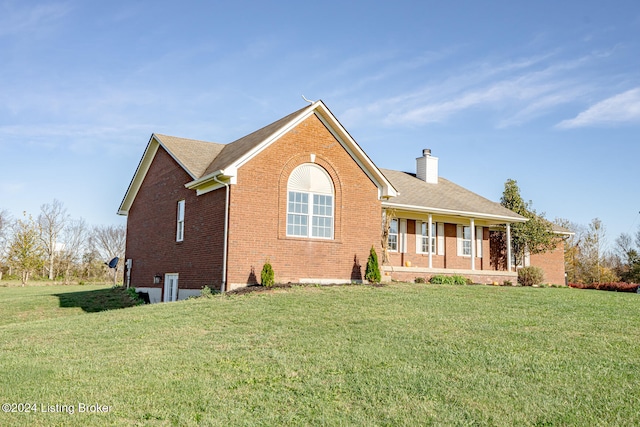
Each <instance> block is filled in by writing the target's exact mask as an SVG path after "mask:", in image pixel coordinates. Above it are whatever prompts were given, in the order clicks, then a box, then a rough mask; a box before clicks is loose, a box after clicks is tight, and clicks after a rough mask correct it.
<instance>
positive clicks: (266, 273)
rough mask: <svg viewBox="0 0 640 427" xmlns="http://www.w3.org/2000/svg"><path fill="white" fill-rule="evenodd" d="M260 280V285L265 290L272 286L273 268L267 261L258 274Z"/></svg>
mask: <svg viewBox="0 0 640 427" xmlns="http://www.w3.org/2000/svg"><path fill="white" fill-rule="evenodd" d="M260 280H261V282H260V283H262V286H265V287H267V288H270V287H271V286H273V285H274V273H273V267H271V263H270V262H269V260H267V262H265V263H264V265H263V266H262V272H261V273H260Z"/></svg>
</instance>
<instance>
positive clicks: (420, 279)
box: [414, 277, 426, 283]
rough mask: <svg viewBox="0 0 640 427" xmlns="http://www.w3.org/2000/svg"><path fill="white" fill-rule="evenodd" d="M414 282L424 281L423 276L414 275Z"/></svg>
mask: <svg viewBox="0 0 640 427" xmlns="http://www.w3.org/2000/svg"><path fill="white" fill-rule="evenodd" d="M414 282H415V283H425V282H426V280H424V277H416V278H415V280H414Z"/></svg>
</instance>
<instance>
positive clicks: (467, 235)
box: [462, 225, 471, 256]
mask: <svg viewBox="0 0 640 427" xmlns="http://www.w3.org/2000/svg"><path fill="white" fill-rule="evenodd" d="M462 255H463V256H471V227H467V226H466V225H465V226H464V227H462Z"/></svg>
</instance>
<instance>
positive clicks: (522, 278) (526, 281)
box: [518, 266, 544, 286]
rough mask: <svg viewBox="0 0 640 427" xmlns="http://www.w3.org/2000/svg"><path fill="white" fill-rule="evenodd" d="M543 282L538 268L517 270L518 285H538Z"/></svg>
mask: <svg viewBox="0 0 640 427" xmlns="http://www.w3.org/2000/svg"><path fill="white" fill-rule="evenodd" d="M543 280H544V272H543V271H542V269H541V268H540V267H534V266H529V267H522V268H521V269H519V270H518V283H520V284H521V285H522V286H533V285H539V284H540V283H542V281H543Z"/></svg>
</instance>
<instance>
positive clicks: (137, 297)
mask: <svg viewBox="0 0 640 427" xmlns="http://www.w3.org/2000/svg"><path fill="white" fill-rule="evenodd" d="M111 289H115V287H114V288H111ZM126 292H127V294H128V295H129V298H131V301H133V302H134V303H135V304H136V305H143V304H144V300H143V299H142V297H141V296H140V295H138V292H137V291H136V288H129V289H127V291H126Z"/></svg>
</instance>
